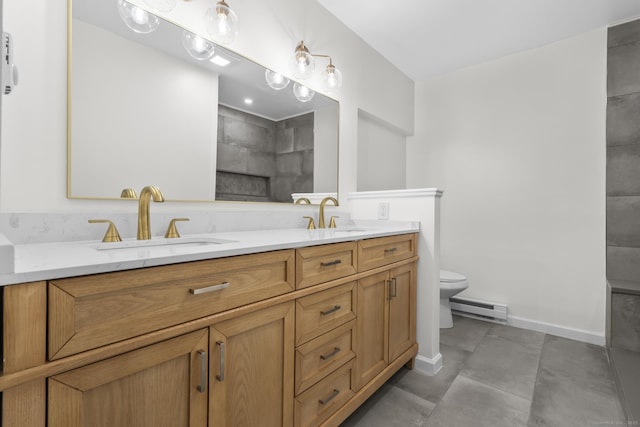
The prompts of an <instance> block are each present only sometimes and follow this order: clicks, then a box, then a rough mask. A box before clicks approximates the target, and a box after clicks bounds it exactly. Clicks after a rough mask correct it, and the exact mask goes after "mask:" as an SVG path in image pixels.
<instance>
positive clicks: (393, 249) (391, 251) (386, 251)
mask: <svg viewBox="0 0 640 427" xmlns="http://www.w3.org/2000/svg"><path fill="white" fill-rule="evenodd" d="M397 250H398V248H389V249H385V250H384V253H385V254H392V253H394V252H395V251H397Z"/></svg>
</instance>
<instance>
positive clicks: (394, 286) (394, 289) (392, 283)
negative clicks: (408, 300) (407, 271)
mask: <svg viewBox="0 0 640 427" xmlns="http://www.w3.org/2000/svg"><path fill="white" fill-rule="evenodd" d="M387 283H389V299H390V300H391V299H393V298H395V297H397V296H398V282H397V281H396V278H395V277H393V278H392V279H391V280H388V281H387Z"/></svg>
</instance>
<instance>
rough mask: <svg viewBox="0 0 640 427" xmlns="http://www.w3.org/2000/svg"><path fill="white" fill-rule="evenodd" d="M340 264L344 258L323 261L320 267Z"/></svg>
mask: <svg viewBox="0 0 640 427" xmlns="http://www.w3.org/2000/svg"><path fill="white" fill-rule="evenodd" d="M338 264H342V260H341V259H335V260H333V261H329V262H321V263H320V267H331V266H332V265H338Z"/></svg>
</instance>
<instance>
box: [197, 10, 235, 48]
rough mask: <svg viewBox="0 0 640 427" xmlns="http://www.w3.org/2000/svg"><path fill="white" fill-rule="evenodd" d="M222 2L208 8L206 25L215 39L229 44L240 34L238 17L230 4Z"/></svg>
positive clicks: (205, 18) (208, 31)
mask: <svg viewBox="0 0 640 427" xmlns="http://www.w3.org/2000/svg"><path fill="white" fill-rule="evenodd" d="M221 3H222V2H219V3H218V4H216V7H212V8H210V9H208V10H207V12H206V13H205V15H204V26H205V28H206V29H207V33H209V35H210V36H211V38H213V40H215V41H216V42H218V43H224V44H228V43H231V42H233V41H234V40H235V38H236V35H237V34H238V17H237V16H236V14H235V12H234V11H233V10H231V8H230V7H229V6H227V5H226V4H221Z"/></svg>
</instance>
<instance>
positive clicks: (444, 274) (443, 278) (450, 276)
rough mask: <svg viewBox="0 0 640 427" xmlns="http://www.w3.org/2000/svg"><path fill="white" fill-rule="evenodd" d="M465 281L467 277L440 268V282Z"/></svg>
mask: <svg viewBox="0 0 640 427" xmlns="http://www.w3.org/2000/svg"><path fill="white" fill-rule="evenodd" d="M466 281H467V278H466V277H465V276H463V275H462V274H458V273H454V272H452V271H447V270H440V283H463V282H466Z"/></svg>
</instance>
